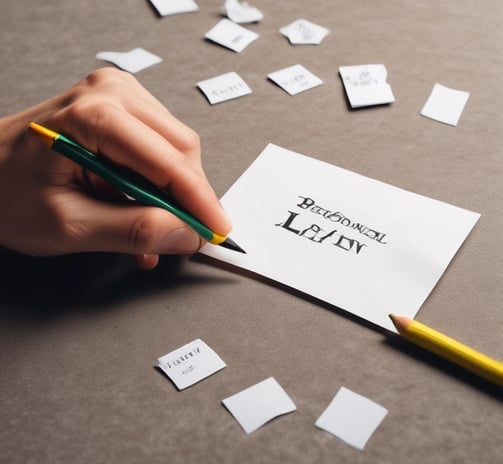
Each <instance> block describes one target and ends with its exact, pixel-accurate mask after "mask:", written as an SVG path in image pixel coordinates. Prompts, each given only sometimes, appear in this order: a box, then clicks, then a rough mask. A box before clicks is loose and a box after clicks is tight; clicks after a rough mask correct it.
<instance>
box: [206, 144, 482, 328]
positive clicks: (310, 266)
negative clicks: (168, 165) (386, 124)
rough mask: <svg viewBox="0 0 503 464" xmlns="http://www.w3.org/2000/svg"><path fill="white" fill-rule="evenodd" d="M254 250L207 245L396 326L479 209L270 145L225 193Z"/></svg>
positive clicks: (240, 232)
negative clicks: (393, 319) (395, 319)
mask: <svg viewBox="0 0 503 464" xmlns="http://www.w3.org/2000/svg"><path fill="white" fill-rule="evenodd" d="M221 202H222V204H223V206H224V208H225V209H226V211H227V212H228V214H229V215H230V217H231V218H232V221H233V225H234V228H233V230H232V238H233V239H234V240H235V241H236V242H237V243H238V244H239V245H240V246H241V247H242V248H243V249H244V250H245V251H246V254H243V253H236V252H234V251H232V250H227V249H224V248H223V247H216V246H213V245H206V246H205V247H204V248H203V249H202V253H204V254H206V255H209V256H212V257H214V258H216V259H219V260H221V261H225V262H227V263H230V264H232V265H235V266H237V267H241V268H244V269H248V270H250V271H252V272H255V273H257V274H261V275H263V276H266V277H268V278H270V279H273V280H275V281H278V282H281V283H282V284H285V285H287V286H289V287H292V288H294V289H296V290H299V291H301V292H303V293H305V294H307V295H312V296H314V297H316V298H318V299H320V300H322V301H325V302H327V303H330V304H331V305H333V306H335V307H338V308H340V309H343V310H345V311H348V312H350V313H352V314H354V315H356V316H359V317H361V318H363V319H366V320H368V321H370V322H372V323H374V324H377V325H379V326H381V327H384V328H386V329H389V330H390V331H393V332H396V329H395V328H394V326H393V324H392V323H391V321H390V319H389V317H388V314H390V313H396V314H402V315H404V316H407V317H410V318H414V316H415V314H416V313H417V311H418V310H419V308H420V307H421V305H422V304H423V302H424V301H425V299H426V298H427V297H428V295H429V294H430V292H431V291H432V289H433V288H434V286H435V285H436V283H437V282H438V280H439V279H440V277H441V276H442V274H443V272H444V271H445V269H446V268H447V266H448V265H449V263H450V261H451V259H452V258H453V256H454V255H455V253H456V252H457V250H458V249H459V247H460V246H461V244H462V243H463V241H464V240H465V238H466V237H467V235H468V234H469V233H470V231H471V230H472V228H473V226H474V225H475V223H476V222H477V220H478V218H479V216H480V215H479V214H477V213H474V212H471V211H468V210H465V209H462V208H459V207H456V206H452V205H449V204H447V203H443V202H441V201H437V200H434V199H431V198H428V197H425V196H422V195H418V194H415V193H412V192H409V191H406V190H403V189H400V188H397V187H394V186H392V185H389V184H386V183H384V182H380V181H377V180H374V179H371V178H368V177H365V176H362V175H360V174H357V173H354V172H351V171H347V170H345V169H341V168H339V167H337V166H334V165H331V164H328V163H325V162H322V161H318V160H316V159H314V158H310V157H307V156H304V155H302V154H299V153H295V152H293V151H290V150H287V149H285V148H281V147H279V146H277V145H273V144H269V145H268V146H267V147H266V148H265V149H264V151H263V152H262V153H261V154H260V155H259V157H258V158H257V159H256V160H255V161H254V162H253V164H252V165H251V166H250V167H249V168H248V169H247V170H246V171H245V173H244V174H243V175H242V176H241V177H240V178H239V179H238V180H237V182H236V183H235V184H234V185H233V186H232V187H231V188H230V189H229V191H228V192H227V193H226V194H225V195H224V196H223V198H222V199H221Z"/></svg>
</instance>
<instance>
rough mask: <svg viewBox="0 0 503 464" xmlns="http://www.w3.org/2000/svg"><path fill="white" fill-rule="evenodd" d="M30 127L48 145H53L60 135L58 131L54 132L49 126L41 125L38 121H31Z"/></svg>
mask: <svg viewBox="0 0 503 464" xmlns="http://www.w3.org/2000/svg"><path fill="white" fill-rule="evenodd" d="M29 127H30V129H31V130H32V131H34V132H35V133H36V134H37V135H38V136H40V138H42V139H43V140H44V141H45V142H46V143H47V144H48V145H52V144H53V143H54V140H56V137H57V136H58V133H57V132H54V131H52V130H50V129H47V127H44V126H41V125H40V124H37V123H36V122H30V126H29Z"/></svg>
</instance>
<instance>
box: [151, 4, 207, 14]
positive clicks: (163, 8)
mask: <svg viewBox="0 0 503 464" xmlns="http://www.w3.org/2000/svg"><path fill="white" fill-rule="evenodd" d="M150 2H151V3H152V5H154V7H155V9H156V10H157V11H158V12H159V14H160V15H161V16H168V15H174V14H178V13H190V12H192V11H197V10H198V9H199V7H198V6H197V3H196V2H195V1H194V0H150Z"/></svg>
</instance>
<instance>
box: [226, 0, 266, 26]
mask: <svg viewBox="0 0 503 464" xmlns="http://www.w3.org/2000/svg"><path fill="white" fill-rule="evenodd" d="M223 9H224V14H226V15H227V17H228V18H229V19H230V20H231V21H234V22H235V23H239V24H243V23H255V22H257V21H261V20H262V19H263V18H264V15H263V14H262V12H261V11H260V10H259V9H258V8H255V7H253V6H251V5H249V4H248V3H247V2H240V1H239V0H225V4H224V8H223Z"/></svg>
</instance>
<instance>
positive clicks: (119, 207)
mask: <svg viewBox="0 0 503 464" xmlns="http://www.w3.org/2000/svg"><path fill="white" fill-rule="evenodd" d="M74 216H75V212H74ZM72 222H73V226H72V227H70V228H68V229H67V230H71V231H80V233H78V234H77V235H78V236H76V237H70V238H69V240H70V242H72V241H73V240H75V244H74V247H75V248H77V249H78V250H77V251H108V252H116V253H129V254H134V255H156V254H192V253H195V252H196V251H197V250H199V248H200V247H201V245H202V241H201V237H200V236H199V235H198V234H197V233H196V232H194V231H193V230H192V229H191V228H190V227H188V226H187V225H186V224H185V223H183V222H182V221H181V220H180V219H178V218H177V217H176V216H174V215H172V214H171V213H169V212H168V211H165V210H163V209H161V208H155V207H149V206H140V205H137V204H112V203H107V202H102V201H99V200H95V199H92V198H89V197H85V201H84V202H82V201H80V202H79V208H78V215H77V217H74V218H73V219H72V221H70V224H72ZM70 247H71V244H70Z"/></svg>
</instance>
